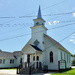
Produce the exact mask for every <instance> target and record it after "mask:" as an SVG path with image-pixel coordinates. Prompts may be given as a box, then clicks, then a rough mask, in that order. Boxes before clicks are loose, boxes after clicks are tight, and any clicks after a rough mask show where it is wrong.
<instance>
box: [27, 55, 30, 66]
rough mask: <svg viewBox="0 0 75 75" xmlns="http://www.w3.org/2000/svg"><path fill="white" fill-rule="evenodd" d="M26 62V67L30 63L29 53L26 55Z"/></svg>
mask: <svg viewBox="0 0 75 75" xmlns="http://www.w3.org/2000/svg"><path fill="white" fill-rule="evenodd" d="M27 63H28V67H29V64H30V55H29V54H28V55H27Z"/></svg>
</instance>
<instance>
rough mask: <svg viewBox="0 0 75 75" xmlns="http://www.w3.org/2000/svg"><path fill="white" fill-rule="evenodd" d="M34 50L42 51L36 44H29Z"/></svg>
mask: <svg viewBox="0 0 75 75" xmlns="http://www.w3.org/2000/svg"><path fill="white" fill-rule="evenodd" d="M31 46H32V47H33V48H34V49H35V50H37V51H42V50H41V49H40V48H38V47H37V46H34V45H31Z"/></svg>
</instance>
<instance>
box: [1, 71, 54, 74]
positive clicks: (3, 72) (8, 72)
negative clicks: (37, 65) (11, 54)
mask: <svg viewBox="0 0 75 75" xmlns="http://www.w3.org/2000/svg"><path fill="white" fill-rule="evenodd" d="M52 73H54V72H50V73H38V74H32V75H50V74H52ZM0 75H28V74H16V70H0Z"/></svg>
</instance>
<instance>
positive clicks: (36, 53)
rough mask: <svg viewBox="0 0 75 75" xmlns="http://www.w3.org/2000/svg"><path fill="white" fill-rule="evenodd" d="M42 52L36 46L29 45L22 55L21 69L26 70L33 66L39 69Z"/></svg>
mask: <svg viewBox="0 0 75 75" xmlns="http://www.w3.org/2000/svg"><path fill="white" fill-rule="evenodd" d="M41 58H42V50H40V49H39V48H38V47H37V46H34V45H29V46H28V48H27V49H25V51H24V53H23V59H24V60H23V67H24V68H27V67H29V66H33V67H35V68H39V67H41V61H42V60H41Z"/></svg>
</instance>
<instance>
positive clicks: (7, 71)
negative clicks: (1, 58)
mask: <svg viewBox="0 0 75 75" xmlns="http://www.w3.org/2000/svg"><path fill="white" fill-rule="evenodd" d="M4 74H5V75H6V74H7V75H8V74H14V75H15V74H16V70H0V75H4Z"/></svg>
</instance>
